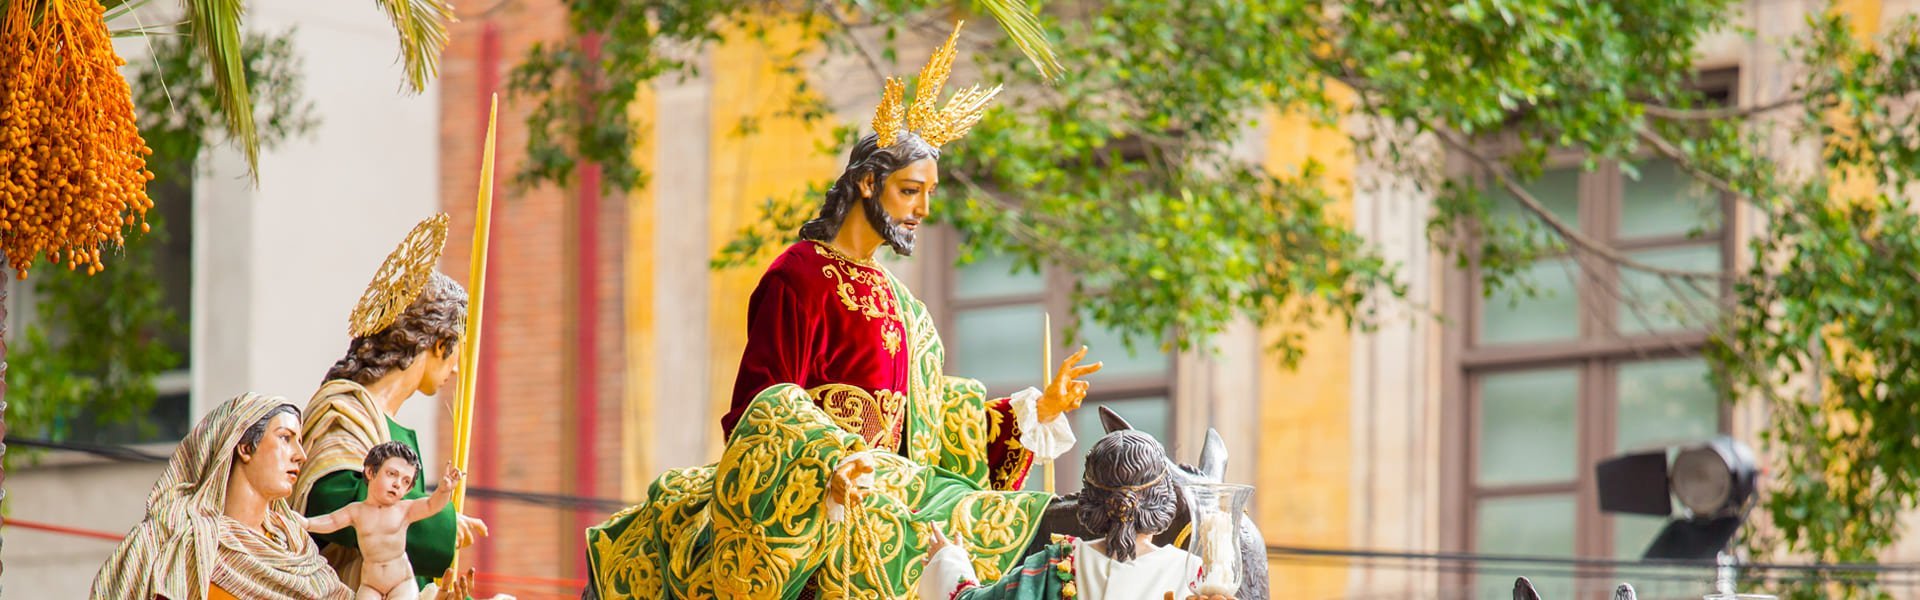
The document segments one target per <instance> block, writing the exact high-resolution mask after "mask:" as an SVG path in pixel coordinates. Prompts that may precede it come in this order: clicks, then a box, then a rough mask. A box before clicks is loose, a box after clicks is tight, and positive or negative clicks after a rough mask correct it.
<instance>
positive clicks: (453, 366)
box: [420, 344, 460, 396]
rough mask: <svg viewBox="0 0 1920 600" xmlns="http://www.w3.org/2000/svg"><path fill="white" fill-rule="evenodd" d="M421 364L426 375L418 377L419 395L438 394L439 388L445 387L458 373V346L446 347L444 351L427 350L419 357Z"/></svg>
mask: <svg viewBox="0 0 1920 600" xmlns="http://www.w3.org/2000/svg"><path fill="white" fill-rule="evenodd" d="M421 363H422V365H421V366H423V367H426V373H423V374H421V375H420V393H422V394H426V395H428V396H432V395H435V394H439V393H440V388H442V387H446V385H447V380H448V379H452V378H453V374H454V373H456V372H458V371H459V366H460V344H453V345H451V346H448V347H447V349H446V350H445V351H440V350H428V351H427V352H426V355H425V356H422V357H421Z"/></svg>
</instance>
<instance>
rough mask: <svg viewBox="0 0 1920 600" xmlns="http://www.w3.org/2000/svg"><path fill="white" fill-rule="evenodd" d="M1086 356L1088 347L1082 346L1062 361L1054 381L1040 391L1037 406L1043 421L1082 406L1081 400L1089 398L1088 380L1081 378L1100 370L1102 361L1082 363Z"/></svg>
mask: <svg viewBox="0 0 1920 600" xmlns="http://www.w3.org/2000/svg"><path fill="white" fill-rule="evenodd" d="M1086 356H1087V347H1086V346H1081V347H1080V351H1079V352H1075V353H1073V356H1069V357H1067V360H1066V361H1065V362H1062V363H1060V372H1058V373H1056V374H1054V376H1053V381H1049V382H1047V389H1044V390H1041V391H1040V402H1039V406H1038V407H1037V408H1038V409H1039V412H1040V422H1041V423H1045V422H1048V421H1052V420H1053V418H1054V417H1058V416H1060V415H1062V414H1065V413H1067V412H1071V411H1072V410H1073V409H1076V408H1080V402H1081V401H1083V400H1086V399H1087V382H1085V381H1082V380H1081V379H1080V378H1082V377H1086V376H1088V375H1092V374H1094V373H1097V372H1099V371H1100V366H1101V363H1097V362H1096V363H1093V364H1090V365H1080V359H1082V358H1086Z"/></svg>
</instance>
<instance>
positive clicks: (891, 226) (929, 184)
mask: <svg viewBox="0 0 1920 600" xmlns="http://www.w3.org/2000/svg"><path fill="white" fill-rule="evenodd" d="M939 186H940V167H939V164H938V163H936V162H934V160H933V159H931V158H923V159H920V160H917V161H913V162H911V163H908V164H907V166H905V167H901V168H900V169H899V170H897V171H894V172H893V173H890V174H888V175H887V179H886V181H884V182H882V183H881V185H880V186H879V187H880V189H879V190H877V191H878V193H879V202H880V207H881V208H882V209H883V210H885V211H886V213H887V222H886V223H884V224H882V223H871V225H873V227H874V229H875V230H876V232H877V233H879V234H880V237H881V238H882V239H885V240H886V241H887V243H888V244H889V245H891V246H893V249H894V251H896V252H899V253H900V254H903V255H912V254H913V238H914V232H915V231H917V230H919V228H920V220H921V219H925V218H926V217H927V211H928V210H930V209H931V202H932V198H933V190H934V188H937V187H939ZM862 188H863V190H862V191H864V192H866V193H869V194H872V193H874V192H875V190H872V189H871V188H870V187H868V186H865V185H863V186H862Z"/></svg>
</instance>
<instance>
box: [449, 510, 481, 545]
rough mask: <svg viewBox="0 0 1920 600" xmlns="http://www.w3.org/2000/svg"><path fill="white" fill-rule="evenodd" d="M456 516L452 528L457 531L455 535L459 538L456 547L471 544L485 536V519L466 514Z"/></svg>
mask: <svg viewBox="0 0 1920 600" xmlns="http://www.w3.org/2000/svg"><path fill="white" fill-rule="evenodd" d="M458 516H459V518H458V519H456V520H455V521H454V529H455V530H457V531H458V532H459V535H457V536H455V537H457V538H459V541H458V544H459V545H458V547H460V548H465V547H467V546H472V545H473V543H474V542H475V541H477V540H479V539H480V538H483V537H487V522H486V521H482V520H480V519H476V518H473V517H469V516H466V515H458Z"/></svg>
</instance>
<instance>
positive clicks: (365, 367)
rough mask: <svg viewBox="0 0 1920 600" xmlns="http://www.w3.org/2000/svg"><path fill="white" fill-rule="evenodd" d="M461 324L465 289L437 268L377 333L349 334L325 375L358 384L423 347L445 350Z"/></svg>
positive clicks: (409, 359)
mask: <svg viewBox="0 0 1920 600" xmlns="http://www.w3.org/2000/svg"><path fill="white" fill-rule="evenodd" d="M466 325H467V290H466V289H464V288H461V287H460V284H458V283H454V281H453V279H452V278H450V277H447V276H446V275H442V274H440V273H439V272H438V271H435V272H434V273H433V277H432V278H430V279H429V280H428V281H427V287H426V289H423V290H421V291H420V297H419V298H415V299H414V300H413V304H411V305H408V306H407V310H406V311H405V312H402V313H400V318H398V319H395V320H394V322H393V324H392V325H389V326H387V328H386V329H382V330H380V332H379V333H375V334H373V335H369V336H366V337H357V338H353V342H352V343H351V344H349V345H348V346H347V355H346V356H344V357H341V359H340V360H339V362H335V363H333V368H331V369H327V379H326V380H327V381H333V380H335V379H347V380H351V381H353V382H354V383H358V384H360V385H367V384H370V383H373V382H374V381H375V380H378V379H380V378H381V377H385V376H386V375H387V374H388V373H392V372H394V371H400V370H404V369H406V368H407V367H409V366H412V365H413V357H415V356H419V355H420V353H421V352H426V351H428V350H440V351H446V350H448V349H450V348H453V347H454V345H455V344H458V343H460V335H461V333H462V331H463V330H464V329H465V328H466Z"/></svg>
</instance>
